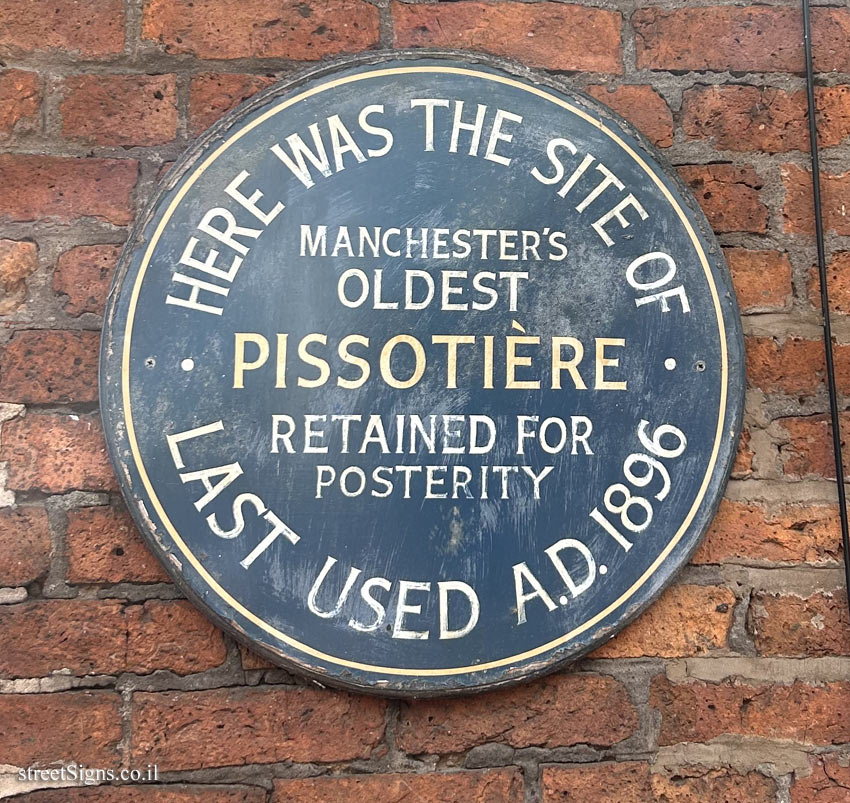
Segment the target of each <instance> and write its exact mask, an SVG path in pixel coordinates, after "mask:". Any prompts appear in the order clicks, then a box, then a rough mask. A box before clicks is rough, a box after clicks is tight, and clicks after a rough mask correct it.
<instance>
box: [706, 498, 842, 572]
mask: <svg viewBox="0 0 850 803" xmlns="http://www.w3.org/2000/svg"><path fill="white" fill-rule="evenodd" d="M838 526H839V525H838V507H837V506H829V505H806V506H796V505H788V506H781V507H779V508H778V509H775V510H774V509H770V508H766V507H763V506H762V505H757V504H754V503H753V504H751V503H747V502H734V501H732V500H730V499H724V500H723V501H722V502H721V503H720V510H719V511H718V513H717V516H716V517H715V518H714V521H713V522H712V523H711V527H710V528H709V530H708V533H707V534H706V536H705V540H704V541H703V542H702V544H701V545H700V547H699V549H698V550H697V552H696V554H695V555H694V556H693V558H691V563H697V564H702V563H718V564H719V563H757V562H770V563H812V564H820V563H834V562H835V561H838V560H839V559H840V554H841V548H840V547H841V545H840V538H839V535H838V533H839V529H838Z"/></svg>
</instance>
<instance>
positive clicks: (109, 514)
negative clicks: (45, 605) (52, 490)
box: [66, 506, 169, 583]
mask: <svg viewBox="0 0 850 803" xmlns="http://www.w3.org/2000/svg"><path fill="white" fill-rule="evenodd" d="M66 541H67V547H68V581H69V582H71V583H167V582H169V580H168V575H167V574H166V573H165V569H163V568H162V565H161V564H160V562H159V561H158V560H157V559H156V558H155V557H154V555H153V553H152V552H151V551H150V550H149V549H148V548H147V546H146V545H145V542H144V541H143V540H142V536H141V535H139V533H138V531H137V530H136V528H135V526H134V524H133V520H132V519H131V518H130V516H129V514H128V513H127V511H126V510H123V509H118V508H114V507H105V506H104V507H85V508H78V509H76V510H71V511H69V512H68V533H67V537H66Z"/></svg>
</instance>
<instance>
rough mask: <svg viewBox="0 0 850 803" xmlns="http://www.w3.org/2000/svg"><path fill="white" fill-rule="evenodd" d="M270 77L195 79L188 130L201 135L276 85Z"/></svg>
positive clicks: (221, 75)
mask: <svg viewBox="0 0 850 803" xmlns="http://www.w3.org/2000/svg"><path fill="white" fill-rule="evenodd" d="M274 80H275V79H274V78H272V77H271V76H268V75H240V74H238V73H204V74H202V75H196V76H194V77H193V78H192V89H191V95H190V99H189V128H190V129H191V131H192V133H193V134H200V133H201V132H202V131H204V130H206V129H207V128H209V127H210V126H211V125H212V124H213V123H214V122H215V121H216V120H218V118H219V117H221V116H223V115H224V114H226V113H227V112H229V111H230V110H231V109H232V108H234V107H235V106H238V105H239V104H240V103H241V102H242V101H243V100H247V99H248V98H250V97H251V95H254V94H255V93H257V92H259V91H260V90H261V89H265V88H266V87H267V86H270V85H271V84H273V83H274Z"/></svg>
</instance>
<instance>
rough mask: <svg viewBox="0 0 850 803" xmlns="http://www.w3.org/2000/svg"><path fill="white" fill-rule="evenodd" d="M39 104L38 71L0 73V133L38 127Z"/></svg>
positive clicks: (0, 23)
mask: <svg viewBox="0 0 850 803" xmlns="http://www.w3.org/2000/svg"><path fill="white" fill-rule="evenodd" d="M0 25H2V22H0ZM40 106H41V85H40V83H39V78H38V73H34V72H26V71H25V70H4V71H3V72H2V73H0V134H12V133H26V132H28V131H33V130H35V129H36V128H38V124H39V114H38V112H39V108H40Z"/></svg>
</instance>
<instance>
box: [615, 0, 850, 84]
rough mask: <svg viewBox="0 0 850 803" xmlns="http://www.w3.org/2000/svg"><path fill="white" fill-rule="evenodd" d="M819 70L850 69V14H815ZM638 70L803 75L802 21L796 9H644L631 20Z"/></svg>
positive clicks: (824, 10)
mask: <svg viewBox="0 0 850 803" xmlns="http://www.w3.org/2000/svg"><path fill="white" fill-rule="evenodd" d="M812 21H813V29H814V30H813V35H812V40H813V50H814V53H815V69H816V70H819V71H823V72H829V71H831V70H838V71H840V72H847V71H848V70H850V53H848V51H847V46H846V42H847V37H848V34H850V12H848V11H847V9H843V8H817V9H814V13H813V15H812ZM632 25H633V26H634V28H635V37H636V44H637V66H638V68H648V69H651V70H720V71H725V70H733V71H738V72H802V71H803V40H802V37H801V36H800V31H801V30H802V26H803V23H802V20H801V17H800V12H799V11H798V10H797V9H796V8H787V7H781V6H773V7H771V6H747V7H740V6H700V7H696V6H694V7H684V8H678V9H674V10H670V11H668V10H665V9H660V8H643V9H639V10H638V11H636V12H635V13H634V14H633V15H632Z"/></svg>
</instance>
